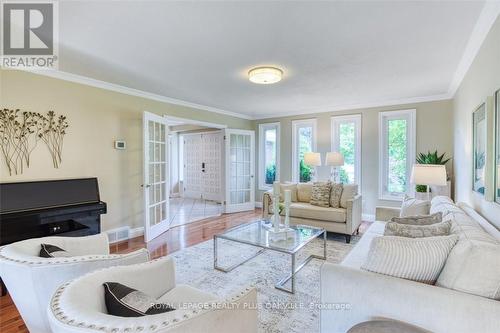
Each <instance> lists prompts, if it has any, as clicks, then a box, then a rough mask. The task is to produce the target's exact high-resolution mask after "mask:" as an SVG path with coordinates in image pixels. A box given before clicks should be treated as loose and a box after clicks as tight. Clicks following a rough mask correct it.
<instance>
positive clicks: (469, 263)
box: [436, 240, 500, 300]
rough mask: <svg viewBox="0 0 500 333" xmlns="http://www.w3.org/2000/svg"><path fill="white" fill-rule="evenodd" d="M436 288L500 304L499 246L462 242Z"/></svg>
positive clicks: (457, 246)
mask: <svg viewBox="0 0 500 333" xmlns="http://www.w3.org/2000/svg"><path fill="white" fill-rule="evenodd" d="M436 285H438V286H440V287H444V288H449V289H454V290H458V291H462V292H465V293H469V294H474V295H478V296H483V297H488V298H492V299H496V300H500V245H495V244H491V243H485V242H481V241H470V240H460V241H459V242H458V243H457V245H456V246H455V247H454V248H453V250H452V251H451V253H450V255H449V256H448V259H447V260H446V264H445V266H444V268H443V271H442V272H441V274H440V275H439V279H438V280H437V283H436Z"/></svg>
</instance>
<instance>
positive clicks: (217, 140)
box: [201, 132, 223, 202]
mask: <svg viewBox="0 0 500 333" xmlns="http://www.w3.org/2000/svg"><path fill="white" fill-rule="evenodd" d="M201 137H202V147H203V148H202V156H203V157H202V165H201V166H202V169H201V172H202V197H203V199H207V200H213V201H217V202H221V201H222V182H221V169H222V149H223V147H222V133H221V132H215V133H204V134H201Z"/></svg>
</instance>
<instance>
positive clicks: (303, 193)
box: [297, 183, 312, 203]
mask: <svg viewBox="0 0 500 333" xmlns="http://www.w3.org/2000/svg"><path fill="white" fill-rule="evenodd" d="M311 191H312V183H298V184H297V200H298V201H299V202H307V203H309V202H310V201H311Z"/></svg>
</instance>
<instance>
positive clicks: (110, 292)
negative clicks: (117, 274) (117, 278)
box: [103, 282, 175, 317]
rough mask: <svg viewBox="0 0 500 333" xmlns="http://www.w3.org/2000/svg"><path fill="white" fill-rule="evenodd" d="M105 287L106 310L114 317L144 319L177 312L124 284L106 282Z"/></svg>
mask: <svg viewBox="0 0 500 333" xmlns="http://www.w3.org/2000/svg"><path fill="white" fill-rule="evenodd" d="M103 286H104V298H105V302H106V308H107V309H108V314H110V315H112V316H119V317H142V316H146V315H154V314H159V313H164V312H169V311H173V310H175V309H174V308H173V307H171V306H170V305H168V304H163V303H157V302H156V299H155V298H153V297H151V296H149V295H146V294H145V293H143V292H142V291H139V290H135V289H132V288H129V287H127V286H124V285H123V284H120V283H117V282H105V283H104V284H103Z"/></svg>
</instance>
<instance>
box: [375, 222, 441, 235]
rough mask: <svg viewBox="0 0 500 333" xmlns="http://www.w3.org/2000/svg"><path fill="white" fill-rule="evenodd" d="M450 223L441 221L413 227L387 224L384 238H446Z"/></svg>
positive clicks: (411, 225) (393, 223)
mask: <svg viewBox="0 0 500 333" xmlns="http://www.w3.org/2000/svg"><path fill="white" fill-rule="evenodd" d="M450 228H451V222H450V221H443V222H440V223H434V224H431V225H413V224H402V223H396V222H387V224H386V225H385V231H384V235H385V236H400V237H410V238H420V237H436V236H447V235H449V234H450Z"/></svg>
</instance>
